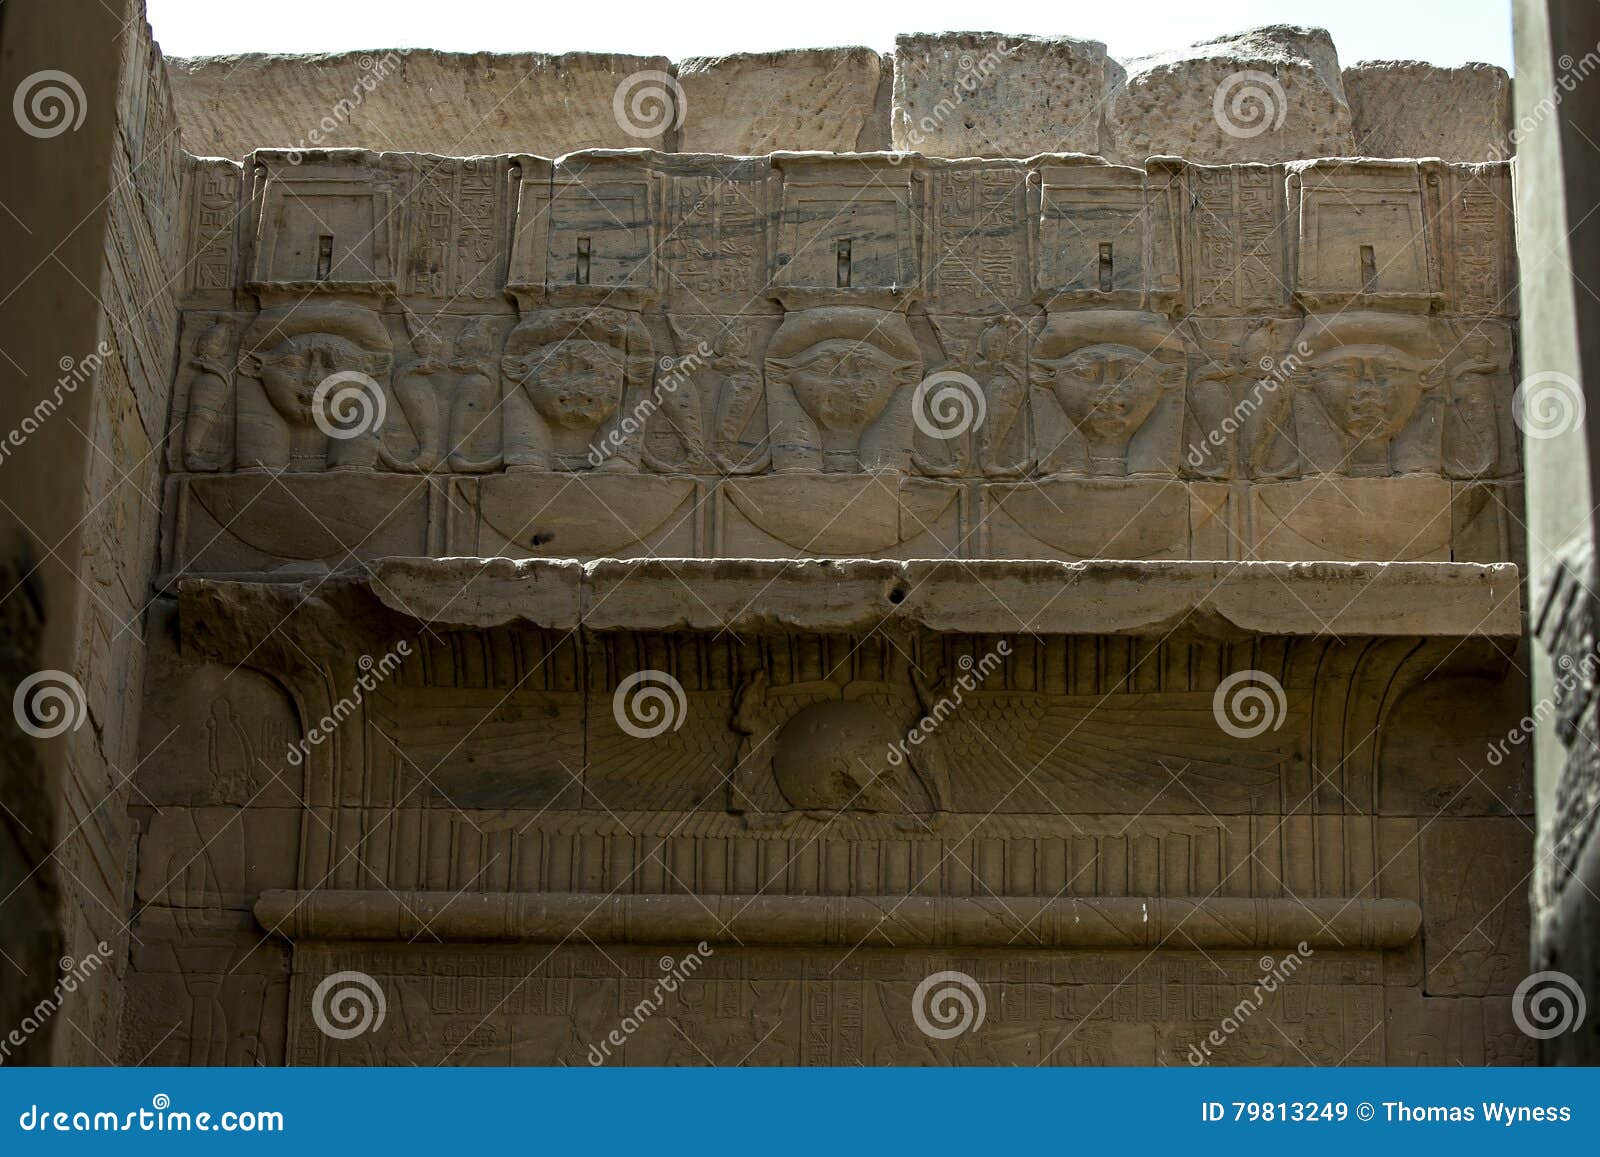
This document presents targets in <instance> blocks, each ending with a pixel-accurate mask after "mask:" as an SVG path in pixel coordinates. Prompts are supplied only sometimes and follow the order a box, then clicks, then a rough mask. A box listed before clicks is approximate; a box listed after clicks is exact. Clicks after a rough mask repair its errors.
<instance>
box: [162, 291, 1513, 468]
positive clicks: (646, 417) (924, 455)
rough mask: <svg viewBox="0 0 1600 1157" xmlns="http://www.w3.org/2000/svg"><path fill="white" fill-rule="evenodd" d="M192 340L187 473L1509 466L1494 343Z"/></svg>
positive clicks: (955, 327) (772, 333)
mask: <svg viewBox="0 0 1600 1157" xmlns="http://www.w3.org/2000/svg"><path fill="white" fill-rule="evenodd" d="M192 320H193V321H196V322H199V323H200V324H199V326H197V327H195V328H196V329H197V331H198V336H196V337H195V338H194V339H193V341H192V343H191V353H190V356H189V358H188V359H187V362H186V370H185V373H186V377H185V379H184V381H185V383H186V390H185V391H184V392H183V393H182V395H181V396H182V397H183V398H184V399H186V401H185V404H184V406H183V414H184V418H185V428H184V430H183V434H182V441H181V445H182V448H183V449H182V458H183V462H182V465H183V467H184V468H186V469H188V470H193V471H215V470H228V469H270V470H320V469H325V468H346V469H384V470H396V471H429V470H439V469H443V470H449V471H453V472H460V473H475V472H485V471H493V470H500V469H539V470H589V469H595V470H605V471H637V470H641V469H648V470H653V471H661V472H678V473H696V474H718V473H763V472H767V471H779V472H784V471H793V472H835V471H842V472H857V471H890V472H910V473H921V474H926V475H933V476H973V475H979V476H988V477H996V478H1018V477H1038V476H1051V475H1108V476H1118V475H1128V474H1135V475H1165V476H1186V477H1201V478H1236V477H1239V478H1244V477H1248V478H1282V477H1293V476H1297V475H1300V474H1306V473H1339V474H1351V475H1388V474H1396V473H1445V474H1448V475H1451V476H1460V477H1495V476H1503V475H1507V474H1512V473H1515V471H1516V469H1517V455H1516V438H1515V431H1514V429H1513V428H1512V425H1511V422H1510V397H1511V389H1512V372H1511V359H1512V346H1511V338H1510V334H1509V331H1508V330H1507V329H1506V328H1505V327H1504V326H1503V324H1501V323H1498V322H1473V321H1465V320H1447V319H1441V318H1431V317H1426V316H1421V315H1410V314H1386V313H1373V312H1351V313H1339V314H1324V315H1313V316H1310V317H1304V318H1269V319H1260V318H1257V319H1238V320H1216V319H1209V320H1187V321H1184V322H1181V323H1176V324H1175V323H1173V322H1172V321H1171V320H1169V319H1168V318H1165V317H1162V316H1160V315H1157V314H1152V313H1144V312H1139V311H1133V310H1085V311H1077V312H1064V313H1049V314H1045V315H1043V316H1039V317H1033V318H1018V317H1001V318H964V317H944V316H923V315H911V316H907V315H906V314H904V313H900V312H896V311H889V310H880V309H870V308H864V307H858V306H828V307H822V308H815V309H806V310H798V311H794V312H790V313H788V314H785V315H783V316H782V317H781V318H780V317H776V316H773V317H766V316H753V317H745V318H723V317H711V316H703V315H694V316H682V315H673V316H671V317H668V316H666V315H661V314H654V315H646V314H641V313H636V312H629V311H623V310H617V309H610V308H591V309H577V308H568V309H549V310H543V311H538V312H534V313H531V314H528V315H525V316H523V317H522V318H520V319H511V318H503V317H476V318H449V319H446V318H434V319H431V320H426V321H425V320H420V319H416V318H412V317H404V318H402V317H398V316H388V317H386V316H385V315H382V314H379V313H377V312H374V311H371V310H367V309H361V308H356V307H354V306H349V305H316V306H305V305H301V306H294V307H284V308H280V309H271V310H266V311H263V312H261V313H259V314H255V315H252V316H249V317H246V318H239V317H235V316H233V315H223V316H221V317H219V318H195V319H192ZM401 330H403V331H404V332H403V333H402V332H400V331H401ZM396 347H398V351H397V348H396Z"/></svg>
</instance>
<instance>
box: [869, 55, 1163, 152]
mask: <svg viewBox="0 0 1600 1157" xmlns="http://www.w3.org/2000/svg"><path fill="white" fill-rule="evenodd" d="M1120 71H1121V70H1120V68H1119V67H1118V65H1117V63H1116V61H1114V60H1112V59H1111V58H1110V57H1108V56H1107V55H1106V46H1105V45H1104V44H1101V43H1100V42H1099V41H1097V40H1073V39H1070V38H1068V37H1064V36H1063V37H1056V38H1051V37H1043V36H1001V35H998V34H996V33H993V32H945V33H939V34H935V35H923V34H914V35H902V36H897V37H895V50H894V105H893V110H892V120H891V124H890V127H891V129H892V132H893V141H894V147H895V149H897V150H900V151H904V152H918V153H927V154H928V155H930V156H935V157H1029V156H1033V155H1034V154H1036V153H1097V154H1098V153H1100V152H1102V151H1103V148H1102V140H1101V123H1102V119H1103V116H1104V110H1105V101H1106V98H1107V96H1108V94H1109V92H1110V90H1111V86H1112V84H1113V83H1114V81H1115V80H1116V78H1117V77H1118V75H1119V74H1120ZM1169 151H1170V150H1169ZM1140 159H1141V160H1142V159H1143V158H1142V157H1141V158H1140Z"/></svg>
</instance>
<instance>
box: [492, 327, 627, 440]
mask: <svg viewBox="0 0 1600 1157" xmlns="http://www.w3.org/2000/svg"><path fill="white" fill-rule="evenodd" d="M641 328H642V327H641ZM632 329H633V327H631V326H630V325H629V324H628V323H627V322H625V321H624V320H622V318H621V317H619V316H618V315H617V314H616V312H615V311H613V310H594V311H589V310H556V311H553V312H550V313H544V314H537V315H535V316H533V317H531V318H529V319H527V320H526V321H524V322H523V323H522V324H521V325H519V326H517V328H516V329H514V330H512V331H511V336H510V337H509V338H508V339H507V341H506V347H505V353H504V355H503V356H502V357H501V359H500V367H501V372H502V373H503V374H504V375H505V377H506V379H507V381H508V382H510V383H513V384H515V385H519V386H521V387H522V388H523V389H524V390H525V391H526V392H527V395H528V398H529V400H530V401H532V403H533V406H534V409H535V410H537V411H538V413H539V416H540V417H541V418H543V419H544V420H545V421H546V422H548V423H549V424H550V425H552V426H556V427H560V428H563V429H568V430H586V431H593V430H596V429H598V428H599V427H600V426H602V425H603V424H604V423H605V422H606V421H607V420H608V419H610V418H611V416H612V415H613V414H615V413H616V411H617V408H618V406H619V405H620V404H621V402H622V394H623V389H624V387H625V386H626V385H627V383H628V381H629V379H630V377H632V376H635V375H636V374H639V373H642V375H643V379H644V381H645V383H646V384H648V381H649V375H650V365H649V362H650V354H649V348H648V342H647V341H645V342H637V341H635V342H633V343H632V344H631V345H630V339H631V338H633V337H634V335H633V332H632ZM641 346H642V347H643V354H642V357H643V366H642V367H641V366H637V365H635V364H634V361H635V360H637V358H638V357H639V356H640V354H639V349H640V347H641Z"/></svg>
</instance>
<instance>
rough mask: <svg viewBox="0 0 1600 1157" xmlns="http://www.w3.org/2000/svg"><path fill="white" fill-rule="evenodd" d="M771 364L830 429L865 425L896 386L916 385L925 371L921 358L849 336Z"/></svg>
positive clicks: (854, 428)
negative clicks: (903, 355)
mask: <svg viewBox="0 0 1600 1157" xmlns="http://www.w3.org/2000/svg"><path fill="white" fill-rule="evenodd" d="M771 364H772V365H773V366H774V367H775V368H776V369H777V370H778V371H779V372H781V373H783V374H785V375H786V376H787V379H788V382H789V388H790V389H792V390H793V391H794V396H795V400H796V401H798V402H799V403H800V405H801V407H802V408H803V409H804V410H805V412H806V413H807V414H809V415H810V416H811V419H812V421H814V422H816V424H817V426H818V427H819V428H821V429H822V430H825V431H827V432H829V433H851V434H855V433H859V432H860V431H862V430H864V429H866V428H867V427H868V426H869V425H871V424H872V422H873V421H874V420H875V419H876V418H877V417H878V415H879V414H881V413H882V412H883V408H884V406H886V405H888V402H889V399H890V398H891V397H893V396H894V392H895V391H896V390H897V389H900V388H901V387H903V386H914V385H916V383H917V379H918V378H919V376H920V372H919V369H918V366H917V365H916V363H914V362H908V361H903V360H901V359H900V358H897V357H895V356H894V355H893V354H890V353H888V352H887V351H885V350H882V349H879V348H878V347H877V346H875V345H872V344H870V343H868V342H864V341H857V340H854V339H850V338H830V339H828V340H827V341H822V342H818V343H817V344H816V345H814V346H811V347H810V348H809V349H806V350H804V351H802V352H801V353H799V354H797V355H795V356H794V357H792V358H782V359H779V358H774V359H773V360H772V363H771Z"/></svg>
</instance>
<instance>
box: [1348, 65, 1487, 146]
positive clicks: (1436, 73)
mask: <svg viewBox="0 0 1600 1157" xmlns="http://www.w3.org/2000/svg"><path fill="white" fill-rule="evenodd" d="M1344 91H1345V97H1346V99H1347V100H1348V101H1349V102H1350V119H1351V122H1352V125H1353V127H1354V130H1355V151H1356V153H1357V154H1358V155H1359V156H1363V157H1438V158H1440V159H1441V160H1445V161H1488V160H1496V161H1501V160H1506V159H1507V158H1509V157H1510V156H1511V154H1512V152H1513V151H1514V150H1513V147H1512V144H1511V139H1510V131H1511V78H1510V77H1509V76H1508V75H1506V70H1505V69H1503V68H1498V67H1496V66H1495V65H1492V64H1465V65H1462V66H1461V67H1460V68H1441V67H1440V66H1438V65H1436V64H1428V63H1426V62H1425V61H1420V60H1363V61H1361V62H1360V63H1358V64H1354V65H1351V66H1350V67H1349V68H1346V69H1345V70H1344Z"/></svg>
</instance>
